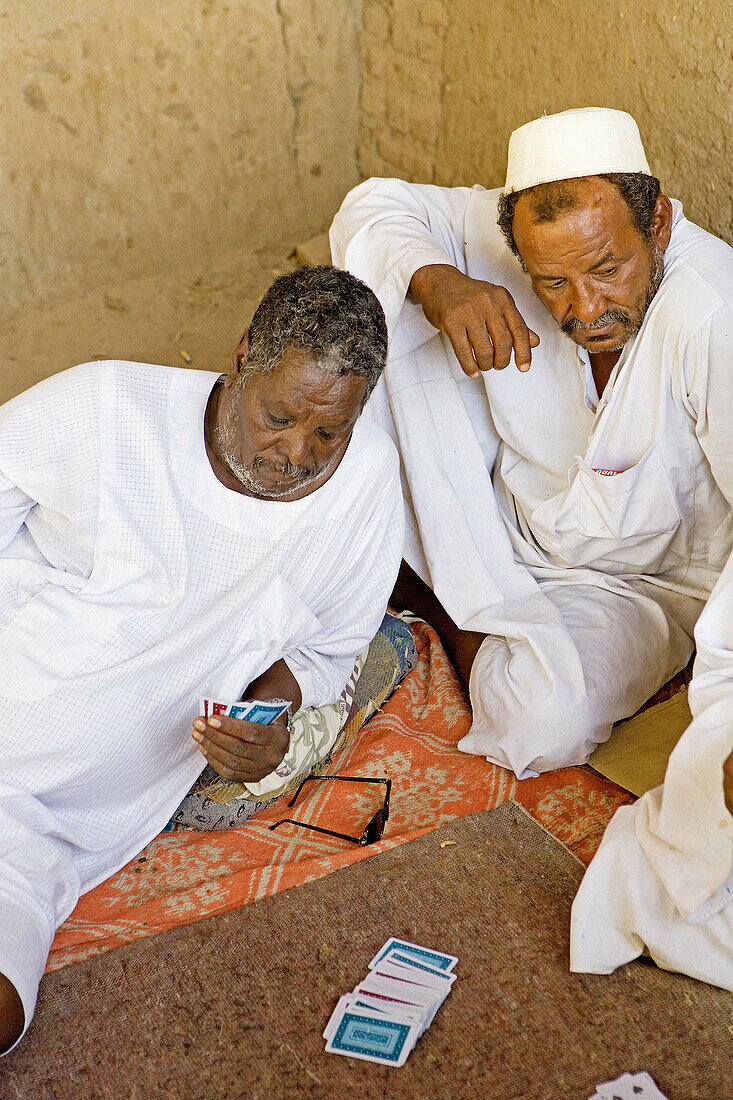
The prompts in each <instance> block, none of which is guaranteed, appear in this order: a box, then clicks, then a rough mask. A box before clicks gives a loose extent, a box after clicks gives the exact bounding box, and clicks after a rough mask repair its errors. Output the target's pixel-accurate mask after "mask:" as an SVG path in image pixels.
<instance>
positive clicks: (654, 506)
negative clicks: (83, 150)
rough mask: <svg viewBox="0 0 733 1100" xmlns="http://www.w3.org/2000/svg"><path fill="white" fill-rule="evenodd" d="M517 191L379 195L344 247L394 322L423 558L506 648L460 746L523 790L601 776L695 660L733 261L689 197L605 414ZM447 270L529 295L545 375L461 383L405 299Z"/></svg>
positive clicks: (725, 407)
mask: <svg viewBox="0 0 733 1100" xmlns="http://www.w3.org/2000/svg"><path fill="white" fill-rule="evenodd" d="M497 197H498V192H496V191H494V192H487V191H484V190H483V189H482V188H478V187H477V188H473V189H468V188H452V189H449V188H440V187H433V186H421V185H415V184H405V183H402V182H401V181H399V180H369V181H367V182H366V183H364V184H361V185H360V186H359V187H357V188H356V189H355V190H354V191H352V192H351V194H350V195H349V196H347V198H346V200H345V201H344V204H343V206H342V208H341V210H340V212H339V214H338V215H337V217H336V220H335V221H334V224H333V227H332V229H331V247H332V251H333V255H334V261H335V262H336V263H338V264H341V265H342V266H344V267H346V268H347V269H348V270H350V271H352V272H353V273H354V274H356V275H358V276H359V277H360V278H362V279H363V280H364V281H365V282H366V283H368V284H369V286H371V288H372V289H373V290H374V291H375V293H376V294H377V295H378V297H379V299H380V301H381V302H382V305H383V307H384V309H385V313H386V315H387V320H388V324H389V327H390V335H391V345H390V359H389V362H388V365H387V370H386V372H385V375H384V378H383V380H382V381H381V382H380V384H379V386H378V387H377V389H376V391H375V393H374V395H373V397H372V398H371V401H370V403H369V406H368V409H367V411H368V412H369V413H370V415H372V416H373V417H374V419H375V420H377V422H378V423H380V424H382V425H383V426H384V427H385V428H386V430H388V431H389V432H390V434H391V435H392V437H393V438H394V439H395V441H396V442H397V445H398V447H399V450H400V455H401V459H402V476H403V490H404V495H405V501H406V520H407V535H406V545H405V553H404V556H405V558H406V560H407V561H408V562H409V563H410V564H411V565H412V566H413V568H415V569H416V571H417V572H418V573H419V574H420V575H421V576H422V577H423V578H424V579H425V580H426V581H428V583H430V584H431V586H432V587H433V589H434V591H435V592H436V595H437V596H438V597H439V599H440V601H441V603H442V604H443V606H444V607H445V608H446V610H447V611H448V613H449V614H450V615H451V617H452V618H453V620H454V621H455V622H456V623H457V625H458V626H460V627H462V628H464V629H473V630H478V631H481V632H483V633H486V634H487V635H489V637H488V638H487V639H486V641H485V642H484V643H483V645H482V647H481V650H480V651H479V653H478V655H477V658H476V660H475V662H474V667H473V672H472V677H471V685H470V687H471V702H472V707H473V725H472V728H471V731H470V733H469V734H468V735H467V736H466V737H465V738H463V740H462V741H461V742H460V745H459V747H460V748H461V749H464V750H465V751H467V752H473V753H485V754H486V755H487V757H488V758H489V759H490V760H494V761H495V762H497V763H499V764H502V765H504V766H505V767H510V768H513V769H514V771H515V772H516V774H517V775H518V776H520V777H523V776H525V775H529V774H533V773H536V772H537V771H539V770H546V769H548V768H552V767H558V766H562V765H565V764H573V763H581V762H583V761H584V760H585V759H587V757H588V755H589V753H590V752H591V751H592V749H593V748H594V747H595V744H596V743H598V742H600V741H602V740H605V738H607V737H608V736H609V734H610V732H611V728H612V724H613V722H614V721H617V720H619V719H621V718H623V717H625V716H627V715H629V714H631V713H633V712H634V711H635V710H636V709H637V708H638V707H639V706H640V705H641V703H642V702H643V701H644V700H645V699H646V698H648V696H649V695H651V694H652V693H653V692H654V691H655V690H656V689H657V688H658V687H659V686H660V685H661V684H662V683H664V681H665V680H666V679H668V678H669V677H670V676H671V675H673V673H674V672H675V671H677V670H678V669H679V668H680V667H682V666H683V665H684V664H685V663H686V662H687V660H688V658H689V655H690V653H691V651H692V642H691V633H692V628H693V626H694V622H695V620H696V618H697V616H698V614H699V612H700V610H701V608H702V606H703V602H704V600H705V599H706V598H707V596H708V595H709V593H710V591H711V589H712V587H713V585H714V583H715V580H716V578H717V576H718V575H719V573H720V571H721V569H722V567H723V564H724V562H725V560H726V559H727V556H728V553H729V552H730V550H731V547H732V546H733V520H732V518H731V503H732V502H733V417H731V415H730V410H731V408H733V370H731V369H730V368H731V352H730V346H731V344H730V341H731V333H732V331H733V250H731V249H730V248H729V247H728V246H727V245H726V244H725V243H724V242H722V241H720V240H718V239H717V238H715V237H712V236H711V235H710V234H707V233H705V232H704V231H703V230H701V229H699V228H698V227H696V226H694V225H692V224H691V223H690V222H688V221H687V220H686V219H685V217H684V215H683V213H682V208H681V206H680V204H679V203H678V202H676V201H673V208H674V225H673V229H672V238H671V241H670V245H669V248H668V250H667V252H666V254H665V272H664V278H663V280H662V284H661V286H660V289H659V291H658V292H657V294H656V296H655V298H654V300H653V302H652V304H651V306H650V308H649V310H648V312H647V315H646V317H645V319H644V322H643V324H642V327H641V330H640V331H639V333H638V334H637V335H636V336H635V337H634V338H633V339H632V340H630V341H629V342H628V344H627V345H626V347H625V348H624V350H623V352H622V355H621V357H620V359H619V362H618V365H617V366H616V368H615V369H614V372H613V374H612V376H611V379H610V381H609V383H608V385H607V386H606V389H605V391H604V394H603V397H602V399H601V400H600V401H599V400H598V396H597V394H596V392H595V385H594V382H593V376H592V371H591V368H590V361H589V358H588V355H587V353H586V352H585V351H584V349H581V348H579V347H577V346H576V345H575V344H573V343H572V342H571V341H570V340H569V339H568V337H566V336H565V335H564V334H563V333H562V332H561V331H560V329H559V328H558V326H557V324H556V322H555V321H554V319H553V318H552V317H551V315H550V314H549V312H548V311H547V310H546V309H545V307H544V306H543V305H542V304H541V302H540V301H539V299H538V298H537V297H536V296H535V294H534V292H533V290H532V287H531V282H530V280H529V277H528V276H527V275H526V274H525V273H524V272H523V271H522V268H521V265H520V264H519V262H518V261H517V259H516V258H515V257H514V256H512V254H511V253H510V251H509V249H508V247H507V245H506V243H505V242H504V240H503V238H502V236H501V234H500V232H499V229H498V226H497V224H496V213H497ZM436 263H450V264H453V265H454V266H455V267H457V268H458V269H459V270H461V271H463V272H465V273H466V274H468V275H470V276H472V277H473V278H477V279H485V280H488V281H490V282H493V283H497V284H499V285H502V286H504V287H506V288H507V289H508V290H509V291H510V293H511V294H512V296H513V298H514V300H515V302H516V304H517V306H518V308H519V310H520V312H521V313H522V315H523V317H524V319H525V321H526V322H527V324H528V325H529V326H530V327H531V328H532V329H534V330H535V332H537V333H538V334H539V335H540V338H541V343H540V346H539V347H538V348H536V349H534V351H533V353H532V367H531V370H530V371H529V372H528V373H526V374H523V373H520V372H518V371H517V370H516V369H515V368H514V366H513V365H511V366H510V367H509V368H508V369H507V370H505V371H489V372H486V373H485V374H483V375H482V376H481V377H479V378H477V379H470V378H467V377H466V376H465V375H464V374H463V372H462V370H461V368H460V366H459V364H458V361H457V359H456V357H455V355H454V354H453V350H452V348H451V346H450V342H449V341H448V339H447V337H445V336H444V335H442V334H440V333H438V332H436V330H435V329H434V328H433V327H432V326H431V325H430V324H429V323H428V321H427V320H426V318H425V315H424V314H423V312H422V309H421V308H420V306H419V305H417V304H416V303H414V302H412V301H410V300H409V299H407V298H406V293H407V288H408V286H409V282H410V279H411V277H412V275H413V274H414V272H415V271H416V270H417V269H418V268H420V267H422V266H424V265H426V264H436ZM599 470H605V471H608V470H613V471H616V475H615V476H605V475H603V474H601V473H599V472H598V471H599Z"/></svg>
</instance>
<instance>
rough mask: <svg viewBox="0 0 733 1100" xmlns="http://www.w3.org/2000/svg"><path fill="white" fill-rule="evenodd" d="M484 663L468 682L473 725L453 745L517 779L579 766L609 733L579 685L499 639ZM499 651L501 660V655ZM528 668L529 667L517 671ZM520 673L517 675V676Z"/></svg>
mask: <svg viewBox="0 0 733 1100" xmlns="http://www.w3.org/2000/svg"><path fill="white" fill-rule="evenodd" d="M496 641H497V643H498V644H497V646H496V647H493V648H494V650H495V651H494V652H493V653H490V652H489V653H485V654H482V656H484V658H485V657H487V656H490V657H491V659H490V660H488V661H487V660H485V659H484V660H483V661H477V662H476V666H475V668H474V672H473V674H472V677H471V703H472V707H473V719H474V720H473V726H472V728H471V731H470V733H469V734H468V735H467V736H466V737H464V738H463V740H462V741H461V742H460V744H459V748H461V749H462V750H463V751H464V752H471V753H476V754H477V755H483V756H487V757H488V758H489V759H490V760H493V761H494V762H495V763H497V764H500V765H501V766H502V767H505V768H510V769H511V770H512V771H514V772H515V773H516V775H517V776H520V777H523V776H525V775H527V774H531V773H532V772H544V771H552V770H553V769H556V768H564V767H569V766H571V765H574V764H584V763H585V762H586V760H587V759H588V757H589V755H590V753H591V752H592V751H593V749H594V747H595V746H596V744H598V743H599V742H600V741H603V740H605V739H606V738H607V737H608V735H609V733H610V728H611V727H610V724H609V723H607V722H606V723H604V722H603V720H602V719H600V718H599V714H598V708H597V707H596V706H594V703H593V700H592V699H591V698H590V697H589V695H588V693H587V692H586V691H585V689H584V687H583V686H582V684H572V683H566V682H565V680H564V679H563V678H562V676H561V674H560V673H559V671H558V672H557V674H554V673H550V674H549V675H548V670H547V669H546V668H541V667H540V666H539V664H533V663H532V660H531V658H532V655H531V654H530V653H527V654H523V655H522V657H521V658H520V661H519V665H520V666H522V667H518V662H517V652H516V648H515V649H514V653H513V654H512V655H511V657H510V656H509V654H510V650H509V647H508V646H507V645H506V643H505V642H504V641H503V640H502V641H501V643H499V640H498V639H497V640H496ZM502 648H503V649H504V651H505V653H506V657H505V656H504V654H502V652H501V649H502ZM526 664H528V665H529V667H523V666H524V665H526ZM518 673H521V675H518Z"/></svg>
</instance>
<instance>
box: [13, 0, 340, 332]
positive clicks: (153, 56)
mask: <svg viewBox="0 0 733 1100" xmlns="http://www.w3.org/2000/svg"><path fill="white" fill-rule="evenodd" d="M360 26H361V0H228V2H227V3H224V2H223V0H3V2H0V147H1V148H2V150H3V154H2V157H1V158H0V282H1V284H2V287H3V297H2V302H1V303H0V315H6V314H7V313H8V312H11V311H13V310H17V309H18V307H27V306H29V305H30V304H33V305H38V304H39V303H42V302H45V301H48V300H49V299H59V298H64V297H72V296H75V295H78V294H80V293H83V292H85V291H87V290H89V289H92V288H94V287H95V286H98V285H99V284H100V283H103V284H105V285H106V284H109V282H110V281H115V280H116V281H119V282H124V281H125V280H128V279H131V278H140V277H144V276H146V275H149V274H154V273H156V272H163V273H165V272H169V271H172V270H183V271H186V270H187V269H190V270H193V271H196V272H200V271H201V270H202V269H205V268H206V267H207V266H209V265H212V264H217V263H219V262H220V261H221V257H222V256H223V255H225V254H230V253H235V252H237V251H240V250H241V252H242V255H243V258H244V257H245V256H246V254H248V253H249V254H254V255H257V256H259V255H261V254H262V252H263V251H266V250H267V249H274V250H277V249H278V248H282V247H283V245H284V244H286V243H288V244H289V245H290V246H292V245H293V244H295V243H296V242H297V241H298V240H302V239H304V238H306V237H308V236H310V235H311V234H313V233H315V232H317V231H318V230H320V229H322V228H324V227H325V226H326V225H327V224H328V222H329V221H330V218H331V216H332V215H333V212H334V211H335V209H336V208H337V206H338V204H339V202H340V200H341V198H342V196H343V194H344V192H345V191H346V190H348V188H349V187H350V186H352V185H353V183H354V182H356V180H357V178H358V175H357V165H356V144H357V132H358V87H359V71H358V69H359V45H358V42H359V37H358V36H359V30H360ZM243 262H244V260H243Z"/></svg>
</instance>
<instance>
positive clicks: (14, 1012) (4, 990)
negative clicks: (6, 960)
mask: <svg viewBox="0 0 733 1100" xmlns="http://www.w3.org/2000/svg"><path fill="white" fill-rule="evenodd" d="M24 1026H25V1012H24V1011H23V1002H22V1001H21V999H20V996H19V995H18V991H17V990H16V988H15V986H14V985H13V983H12V982H11V981H10V979H9V978H6V977H5V975H4V974H0V1054H4V1053H5V1052H6V1050H9V1049H10V1047H11V1046H12V1045H13V1043H15V1042H17V1040H18V1039H19V1038H20V1036H21V1035H22V1033H23V1027H24Z"/></svg>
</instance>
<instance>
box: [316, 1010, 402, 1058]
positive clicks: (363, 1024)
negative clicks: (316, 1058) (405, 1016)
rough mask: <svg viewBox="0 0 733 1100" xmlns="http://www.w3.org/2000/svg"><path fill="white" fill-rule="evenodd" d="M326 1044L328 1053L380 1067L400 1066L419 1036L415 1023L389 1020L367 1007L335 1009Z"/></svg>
mask: <svg viewBox="0 0 733 1100" xmlns="http://www.w3.org/2000/svg"><path fill="white" fill-rule="evenodd" d="M336 1011H337V1013H338V1015H337V1018H336V1020H335V1021H334V1027H333V1028H332V1030H331V1036H330V1038H329V1039H328V1042H327V1043H326V1050H327V1051H328V1053H329V1054H345V1055H348V1056H349V1057H351V1058H360V1059H362V1060H363V1061H365V1062H378V1063H379V1064H380V1065H383V1066H403V1065H404V1064H405V1062H406V1061H407V1056H408V1054H409V1053H410V1051H411V1050H412V1048H413V1047H414V1045H415V1043H416V1042H417V1038H418V1026H417V1024H416V1023H407V1022H405V1021H402V1020H391V1019H389V1018H387V1017H384V1016H381V1015H379V1014H378V1013H376V1012H373V1011H371V1010H370V1009H364V1008H361V1009H355V1008H350V1007H344V1008H341V1009H338V1008H337V1010H336Z"/></svg>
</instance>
